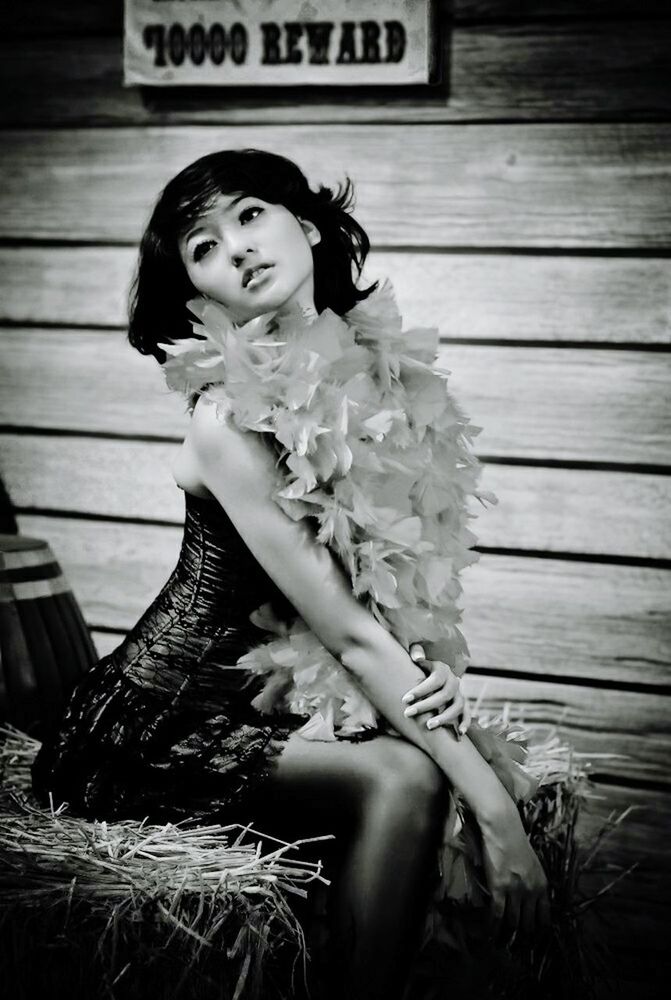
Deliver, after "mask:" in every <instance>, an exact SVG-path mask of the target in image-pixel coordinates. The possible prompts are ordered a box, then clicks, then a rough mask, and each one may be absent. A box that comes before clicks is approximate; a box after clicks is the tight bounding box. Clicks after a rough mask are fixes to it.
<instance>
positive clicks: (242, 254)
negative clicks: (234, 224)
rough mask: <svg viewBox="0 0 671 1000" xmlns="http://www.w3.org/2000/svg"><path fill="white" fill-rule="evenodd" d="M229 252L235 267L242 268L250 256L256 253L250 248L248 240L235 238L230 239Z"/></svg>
mask: <svg viewBox="0 0 671 1000" xmlns="http://www.w3.org/2000/svg"><path fill="white" fill-rule="evenodd" d="M228 252H229V254H230V258H231V263H232V264H233V267H241V265H242V264H243V263H244V261H245V260H247V258H248V257H249V255H250V254H253V253H254V251H253V249H252V248H251V247H250V246H248V240H241V239H236V237H234V236H233V237H229V239H228Z"/></svg>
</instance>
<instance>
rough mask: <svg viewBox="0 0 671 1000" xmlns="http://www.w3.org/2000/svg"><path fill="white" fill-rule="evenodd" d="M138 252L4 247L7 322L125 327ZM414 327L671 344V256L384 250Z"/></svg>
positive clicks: (379, 264)
mask: <svg viewBox="0 0 671 1000" xmlns="http://www.w3.org/2000/svg"><path fill="white" fill-rule="evenodd" d="M136 257H137V252H136V250H135V249H134V248H130V247H94V246H92V247H64V246H60V247H59V246H56V247H39V246H23V247H0V286H2V288H3V296H2V301H1V302H0V322H10V323H23V324H27V325H33V326H36V325H39V324H42V323H47V324H61V325H66V326H67V325H74V326H87V325H91V326H118V327H125V326H126V323H127V305H126V303H127V293H128V288H129V286H130V282H131V278H132V275H133V270H134V268H135V263H136ZM385 276H386V277H389V278H390V279H391V281H392V283H393V285H394V288H395V291H396V294H397V297H398V301H399V306H400V308H401V311H402V313H403V315H404V317H405V320H406V324H407V325H413V324H417V325H420V326H432V325H433V326H435V325H437V326H439V328H440V329H441V331H442V333H443V335H444V336H445V337H448V338H456V337H458V338H460V339H464V338H467V339H472V340H481V339H486V340H498V341H504V342H505V341H534V340H540V341H557V342H562V341H573V342H580V341H596V342H600V341H603V342H604V343H630V344H636V343H640V344H669V343H671V260H668V259H663V258H643V259H636V258H620V257H572V256H566V257H561V256H560V257H542V256H541V257H538V256H533V255H529V256H527V255H525V256H516V255H509V254H485V255H479V254H460V253H454V254H453V253H449V254H442V253H423V254H413V253H395V252H393V251H392V252H389V253H379V254H375V253H373V255H372V256H371V258H369V263H368V264H367V267H366V274H365V276H364V277H365V279H366V280H367V281H372V280H375V279H381V278H384V277H385Z"/></svg>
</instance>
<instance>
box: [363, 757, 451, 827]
mask: <svg viewBox="0 0 671 1000" xmlns="http://www.w3.org/2000/svg"><path fill="white" fill-rule="evenodd" d="M386 739H387V740H388V742H389V745H388V746H387V747H385V752H384V753H383V754H382V755H381V758H380V766H379V767H378V769H377V770H376V774H375V780H374V789H373V792H374V795H375V796H377V797H378V798H382V799H384V800H385V801H387V802H388V803H389V806H390V807H391V808H393V809H394V810H395V811H397V812H403V813H407V814H408V815H409V816H411V817H414V818H416V819H417V820H418V821H420V820H423V819H426V818H429V817H431V816H433V815H435V812H436V811H437V810H442V809H443V807H444V806H445V805H446V804H447V796H448V783H447V779H446V778H445V775H444V774H443V772H442V771H441V770H440V768H439V767H438V765H437V764H436V763H435V762H434V761H433V760H432V759H431V758H430V757H429V756H428V754H426V753H424V751H423V750H420V748H419V747H416V746H414V744H412V743H407V742H404V741H401V740H400V739H397V738H395V737H386Z"/></svg>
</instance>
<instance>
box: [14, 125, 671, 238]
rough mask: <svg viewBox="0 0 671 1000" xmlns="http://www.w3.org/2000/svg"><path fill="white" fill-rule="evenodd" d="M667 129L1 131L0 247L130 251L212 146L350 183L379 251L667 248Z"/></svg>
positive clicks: (670, 225) (670, 186) (670, 128)
mask: <svg viewBox="0 0 671 1000" xmlns="http://www.w3.org/2000/svg"><path fill="white" fill-rule="evenodd" d="M670 136H671V124H669V125H667V124H664V125H659V124H650V125H645V124H631V125H620V124H609V125H599V124H595V125H589V126H580V125H545V124H543V125H540V124H539V125H535V126H534V125H467V126H459V125H455V126H454V128H450V129H445V128H443V127H441V126H440V125H436V126H432V125H416V126H414V127H413V129H412V133H411V137H412V141H411V142H408V141H407V132H406V130H405V129H404V128H403V127H402V126H398V127H397V126H393V125H392V126H385V125H367V126H365V127H363V126H362V127H360V128H357V127H352V126H348V127H341V126H335V125H325V126H319V125H315V126H281V125H280V126H271V125H268V126H259V127H256V126H249V127H244V128H241V127H238V126H231V127H227V128H225V129H224V130H223V131H222V130H219V129H213V128H207V127H205V126H203V127H199V126H184V127H182V128H158V127H154V126H152V127H146V128H144V129H143V130H142V132H141V133H139V132H138V131H137V130H136V129H132V128H108V129H67V128H64V129H57V130H44V131H36V130H32V129H25V130H20V131H11V130H8V131H7V132H5V135H4V142H3V146H2V150H1V152H0V167H1V168H2V169H3V173H4V178H5V179H4V183H3V185H2V188H1V189H0V238H12V239H41V238H43V239H55V240H58V241H63V242H69V241H77V240H92V241H96V240H102V241H104V242H130V243H134V242H136V241H137V239H138V238H139V236H140V233H141V230H142V227H143V224H144V222H145V221H146V219H147V217H148V213H149V211H150V208H151V205H152V204H153V202H154V200H155V198H156V197H157V195H158V192H159V190H160V189H161V187H162V186H163V184H164V183H165V182H166V181H167V180H168V179H169V178H170V177H171V176H173V174H175V173H176V172H177V171H178V170H180V169H181V168H183V167H185V166H186V165H187V164H188V163H190V162H192V161H193V160H195V159H197V158H198V157H199V156H202V155H204V154H206V153H210V152H212V151H214V150H217V149H221V148H222V147H228V148H233V147H239V146H258V147H261V148H265V149H272V150H274V151H276V152H278V153H283V154H285V155H288V156H290V157H291V158H293V159H295V160H296V161H297V162H298V163H299V164H300V165H301V166H302V167H303V168H304V170H305V171H306V172H307V174H308V176H309V177H310V179H311V180H312V182H313V183H316V182H317V181H323V182H330V183H333V182H336V181H338V180H340V179H342V177H343V176H344V175H345V174H349V175H350V176H351V177H352V179H353V180H354V183H355V185H356V189H357V193H358V208H357V215H358V216H359V218H360V220H361V222H362V223H363V225H364V226H365V227H366V228H367V229H368V231H369V233H370V235H371V238H372V240H373V243H374V244H376V245H379V246H385V247H397V248H398V247H399V246H424V247H450V246H451V247H460V246H461V247H483V246H488V247H527V248H534V247H547V248H552V247H561V248H611V247H617V248H622V247H624V248H637V247H645V248H649V249H654V248H662V247H667V246H668V243H669V240H670V238H671V164H670V163H669V159H668V156H667V155H666V149H668V144H669V138H670Z"/></svg>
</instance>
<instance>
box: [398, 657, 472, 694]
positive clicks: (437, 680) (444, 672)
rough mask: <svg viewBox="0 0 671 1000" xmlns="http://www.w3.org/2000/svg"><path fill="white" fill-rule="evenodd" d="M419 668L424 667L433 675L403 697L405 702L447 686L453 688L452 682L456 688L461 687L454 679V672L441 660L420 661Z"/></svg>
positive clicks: (456, 679)
mask: <svg viewBox="0 0 671 1000" xmlns="http://www.w3.org/2000/svg"><path fill="white" fill-rule="evenodd" d="M418 666H421V667H424V668H425V669H427V670H430V671H431V673H430V674H429V675H428V677H425V678H423V680H421V681H419V683H418V684H415V686H414V687H411V688H410V690H409V691H406V693H405V694H404V695H403V701H404V702H411V701H414V700H415V699H416V698H423V697H424V696H425V695H427V694H431V693H432V692H433V691H438V690H440V689H441V688H442V687H444V686H445V685H446V684H450V685H451V686H452V682H453V681H454V682H456V685H455V687H456V688H458V687H459V680H458V678H456V677H454V675H453V673H452V671H451V670H450V668H449V667H448V666H447V664H445V663H441V662H440V661H439V660H420V661H419V663H418Z"/></svg>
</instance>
